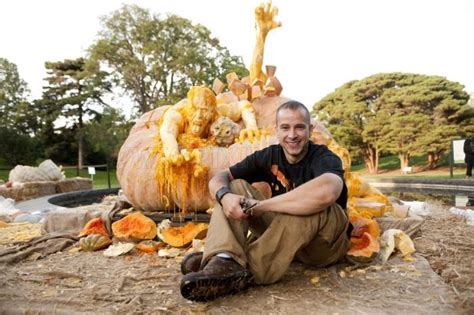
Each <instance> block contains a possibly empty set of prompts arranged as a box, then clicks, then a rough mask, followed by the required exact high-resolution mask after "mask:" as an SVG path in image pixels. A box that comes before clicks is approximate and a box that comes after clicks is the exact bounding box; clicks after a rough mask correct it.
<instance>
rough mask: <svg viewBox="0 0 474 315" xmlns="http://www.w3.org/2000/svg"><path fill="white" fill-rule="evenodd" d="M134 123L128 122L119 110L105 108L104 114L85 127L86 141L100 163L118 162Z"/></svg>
mask: <svg viewBox="0 0 474 315" xmlns="http://www.w3.org/2000/svg"><path fill="white" fill-rule="evenodd" d="M132 126H133V122H131V121H128V120H127V119H126V118H125V116H124V115H123V114H122V112H121V111H120V110H119V109H115V108H111V107H108V108H105V109H104V111H103V113H101V114H100V115H97V117H96V118H95V119H94V120H91V121H89V122H88V123H87V124H86V126H85V134H86V139H87V142H88V144H89V147H90V148H91V151H92V153H93V154H94V155H95V156H98V157H99V158H98V161H102V162H103V161H104V160H107V161H108V162H114V161H116V160H117V157H118V153H119V150H120V147H121V146H122V144H123V142H124V141H125V139H126V138H127V136H128V133H129V132H130V129H131V128H132Z"/></svg>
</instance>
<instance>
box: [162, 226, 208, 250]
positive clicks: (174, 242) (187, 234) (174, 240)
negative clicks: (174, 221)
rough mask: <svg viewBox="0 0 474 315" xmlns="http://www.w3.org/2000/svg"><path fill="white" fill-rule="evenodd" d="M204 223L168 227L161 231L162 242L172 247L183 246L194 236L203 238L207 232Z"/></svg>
mask: <svg viewBox="0 0 474 315" xmlns="http://www.w3.org/2000/svg"><path fill="white" fill-rule="evenodd" d="M207 227H208V225H207V224H206V223H197V224H196V223H193V222H189V223H188V224H186V225H184V226H180V227H172V226H170V227H168V228H166V229H163V230H162V231H161V234H162V236H163V242H165V243H166V244H168V245H171V246H173V247H184V246H188V245H189V244H191V242H192V241H193V239H194V238H199V239H203V238H204V237H206V234H207Z"/></svg>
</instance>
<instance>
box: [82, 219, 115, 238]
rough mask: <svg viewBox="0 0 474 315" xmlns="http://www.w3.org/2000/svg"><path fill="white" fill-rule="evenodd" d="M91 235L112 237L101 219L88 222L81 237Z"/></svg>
mask: <svg viewBox="0 0 474 315" xmlns="http://www.w3.org/2000/svg"><path fill="white" fill-rule="evenodd" d="M91 234H100V235H104V236H107V237H109V236H110V235H109V232H108V231H107V229H106V228H105V224H104V221H102V219H101V218H95V219H92V220H90V221H89V222H87V223H86V225H84V227H83V228H82V230H81V232H80V233H79V237H81V236H84V235H91Z"/></svg>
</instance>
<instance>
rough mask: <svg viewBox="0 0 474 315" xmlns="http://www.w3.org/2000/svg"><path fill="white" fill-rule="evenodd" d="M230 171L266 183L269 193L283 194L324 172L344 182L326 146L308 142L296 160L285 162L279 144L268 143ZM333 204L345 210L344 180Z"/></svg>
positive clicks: (341, 172)
mask: <svg viewBox="0 0 474 315" xmlns="http://www.w3.org/2000/svg"><path fill="white" fill-rule="evenodd" d="M230 172H231V173H232V176H233V177H234V178H241V179H244V180H246V181H248V182H249V183H254V182H267V183H268V184H270V187H271V188H272V196H277V195H281V194H284V193H286V192H288V191H290V190H291V189H293V188H295V187H298V186H299V185H301V184H303V183H306V182H308V181H310V180H312V179H313V178H316V177H318V176H320V175H322V174H324V173H333V174H336V175H338V176H339V177H341V179H342V180H343V182H344V170H343V168H342V162H341V160H340V159H339V157H338V156H337V155H335V154H334V153H332V152H331V151H330V150H329V149H328V148H327V147H326V146H324V145H317V144H314V143H312V142H309V146H308V152H307V153H306V155H305V157H304V158H303V159H302V160H301V161H299V162H298V163H295V164H290V163H288V161H287V160H286V157H285V154H284V152H283V149H282V147H281V146H280V145H271V146H269V147H267V148H265V149H263V150H260V151H256V152H254V153H253V154H251V155H249V156H247V157H246V158H245V159H243V160H242V161H240V162H239V163H237V164H235V165H233V166H231V167H230ZM337 203H338V204H339V205H340V206H341V207H342V208H343V209H346V203H347V187H346V184H345V183H344V187H343V189H342V192H341V194H340V196H339V198H338V199H337Z"/></svg>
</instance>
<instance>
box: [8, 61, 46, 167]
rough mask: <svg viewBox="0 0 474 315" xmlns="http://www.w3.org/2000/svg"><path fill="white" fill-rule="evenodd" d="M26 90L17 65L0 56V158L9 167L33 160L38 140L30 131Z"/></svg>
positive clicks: (27, 91) (29, 109)
mask: <svg viewBox="0 0 474 315" xmlns="http://www.w3.org/2000/svg"><path fill="white" fill-rule="evenodd" d="M28 93H29V90H28V86H27V84H26V82H25V81H24V80H23V79H22V78H21V77H20V74H19V72H18V68H17V66H16V65H15V64H14V63H12V62H10V61H8V60H7V59H5V58H0V158H3V159H4V160H5V162H6V163H7V164H9V165H11V166H14V165H16V164H31V163H34V162H35V160H36V157H37V155H38V154H39V148H40V146H39V143H38V141H37V139H35V138H34V137H33V136H32V134H31V128H30V118H31V117H33V116H32V115H31V109H32V106H31V104H30V103H29V102H28V100H27V97H28Z"/></svg>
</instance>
